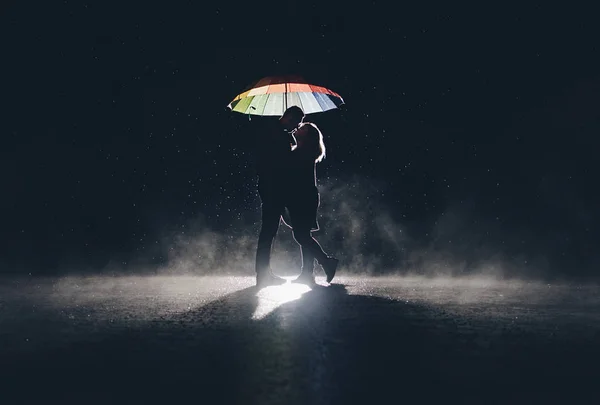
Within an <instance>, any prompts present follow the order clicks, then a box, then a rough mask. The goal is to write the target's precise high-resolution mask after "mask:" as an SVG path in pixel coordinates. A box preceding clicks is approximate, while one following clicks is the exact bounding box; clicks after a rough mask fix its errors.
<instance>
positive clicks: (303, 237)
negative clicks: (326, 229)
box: [292, 227, 329, 267]
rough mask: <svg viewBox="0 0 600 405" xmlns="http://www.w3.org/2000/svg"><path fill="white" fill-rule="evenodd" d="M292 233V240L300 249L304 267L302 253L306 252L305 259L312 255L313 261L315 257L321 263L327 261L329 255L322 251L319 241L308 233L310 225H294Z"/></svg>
mask: <svg viewBox="0 0 600 405" xmlns="http://www.w3.org/2000/svg"><path fill="white" fill-rule="evenodd" d="M292 234H293V236H294V240H295V241H296V242H297V243H298V244H299V245H300V247H301V249H302V255H303V260H302V267H304V263H305V262H304V255H305V254H306V253H308V257H307V259H309V260H310V258H311V257H312V260H313V263H314V259H317V260H318V262H319V263H320V264H321V265H322V264H323V263H325V262H326V261H327V259H328V258H329V256H328V255H327V253H325V252H324V251H323V248H322V247H321V245H319V242H317V240H316V239H315V238H313V237H312V235H311V234H310V227H294V231H293V233H292Z"/></svg>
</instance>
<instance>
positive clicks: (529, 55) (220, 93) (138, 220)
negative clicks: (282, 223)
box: [0, 1, 600, 277]
mask: <svg viewBox="0 0 600 405" xmlns="http://www.w3.org/2000/svg"><path fill="white" fill-rule="evenodd" d="M546 3H547V2H540V4H537V5H536V4H533V3H532V4H528V5H520V6H519V7H516V8H509V7H508V6H506V5H501V6H495V7H491V6H489V5H486V4H480V5H478V6H476V7H473V6H469V7H462V8H458V7H456V6H453V5H450V4H447V5H444V6H434V5H431V4H427V5H422V6H420V4H421V2H402V3H398V2H385V1H369V2H356V3H351V2H340V3H339V4H338V5H335V6H334V5H332V4H333V3H332V2H317V3H309V2H269V1H263V2H214V3H212V5H209V4H211V3H206V2H199V1H197V2H191V1H185V2H184V1H180V2H111V1H97V2H93V1H60V2H50V1H38V2H15V1H13V2H9V3H8V4H6V5H4V6H2V8H0V38H1V40H0V41H2V44H1V45H2V46H1V49H2V51H1V52H2V64H1V68H0V69H1V72H2V79H3V80H2V91H1V92H0V97H1V99H0V100H1V105H2V107H1V111H2V119H1V121H0V133H1V134H2V141H3V143H2V147H1V149H0V150H1V152H0V153H1V160H0V164H1V173H2V198H1V199H0V204H1V206H0V208H1V210H0V212H1V215H2V218H1V219H2V226H1V227H0V235H1V237H2V244H1V249H2V250H1V253H2V254H1V255H0V266H1V271H2V272H11V273H12V272H17V273H23V274H28V273H32V274H51V273H55V272H61V271H67V270H69V269H90V270H102V269H103V268H106V266H108V265H110V264H111V263H113V264H121V265H123V266H125V268H126V266H127V264H128V263H132V262H136V261H140V262H145V263H150V264H160V263H164V262H165V260H167V259H166V258H167V256H168V252H167V251H168V249H169V240H170V239H174V238H175V237H176V235H185V234H186V232H187V233H189V234H191V235H192V236H191V237H193V235H197V234H198V233H202V232H204V231H205V230H210V231H211V232H215V233H216V234H218V235H221V236H222V237H223V238H224V239H228V240H237V239H239V238H241V237H242V236H243V235H245V236H248V235H249V237H250V242H248V243H254V242H255V239H252V238H253V237H256V235H257V232H258V226H259V222H258V221H259V206H260V205H259V204H260V200H259V199H258V196H257V193H256V178H255V174H254V172H253V166H252V156H251V153H250V150H251V149H250V148H251V145H252V142H251V139H252V138H251V137H252V129H253V125H255V124H256V123H257V122H260V120H261V119H260V118H253V119H252V121H249V120H248V117H247V116H244V115H241V114H237V113H233V112H230V111H228V110H227V109H226V108H225V107H226V105H227V104H228V103H229V102H230V101H231V99H232V98H233V97H234V96H235V95H237V94H238V93H240V92H241V91H242V90H243V89H244V88H245V87H246V86H247V85H249V84H250V83H252V82H253V81H256V80H258V79H260V78H262V77H264V76H270V75H277V74H298V75H301V76H303V77H305V78H306V79H307V80H308V81H310V82H313V83H315V84H319V85H323V86H326V87H328V88H330V89H332V90H334V91H336V92H338V93H340V94H341V95H342V97H343V98H344V101H345V102H346V105H345V106H344V107H343V108H342V109H341V110H340V111H337V110H336V111H330V112H326V113H323V114H319V115H315V116H309V118H310V120H312V121H314V122H316V123H317V124H318V125H319V126H320V128H321V130H322V131H323V134H324V136H325V142H326V145H327V152H328V154H327V158H326V159H325V161H324V162H323V163H322V164H320V165H319V167H318V176H319V183H320V185H321V186H322V187H323V189H322V196H321V198H322V200H323V202H324V205H323V206H322V210H321V213H322V214H323V215H329V218H330V219H329V220H327V218H325V219H324V220H323V223H324V224H325V225H327V224H328V223H329V224H332V223H334V222H335V223H336V226H337V228H336V229H338V230H339V229H347V228H349V227H350V223H349V222H344V220H343V218H337V220H336V218H335V216H334V214H333V212H337V211H333V210H332V209H331V208H332V207H333V205H332V204H333V202H332V201H334V200H335V201H337V202H336V204H338V206H339V204H342V206H344V207H346V209H348V206H349V207H350V208H352V207H356V210H357V212H356V217H357V218H360V219H361V220H362V221H363V222H362V224H363V228H362V230H361V232H362V233H363V236H364V237H365V239H364V240H363V241H362V242H361V243H360V244H358V245H356V249H359V250H360V251H352V252H348V251H346V252H338V253H339V254H340V256H342V257H349V256H353V255H358V254H361V255H364V254H366V255H371V256H377V257H385V258H386V260H387V261H386V260H384V262H385V266H383V265H382V267H381V269H380V271H385V269H386V268H393V269H394V270H402V266H403V264H402V263H406V262H405V260H406V258H407V257H412V256H411V252H414V251H416V250H419V251H420V252H430V253H431V254H434V251H435V252H453V253H454V255H455V256H456V257H458V258H460V257H462V256H464V257H469V258H472V256H473V255H478V254H485V255H486V257H495V254H500V255H502V257H503V258H504V259H510V260H511V261H512V262H513V263H519V264H520V265H522V266H525V267H527V266H528V265H531V266H534V267H536V268H539V269H541V270H540V271H541V272H543V273H544V274H552V275H560V276H573V277H575V276H596V275H597V274H598V272H597V270H598V265H599V264H600V254H599V253H597V252H596V247H597V246H598V243H599V242H600V233H599V231H598V226H599V225H600V224H599V222H600V221H599V215H598V208H597V207H598V206H600V193H599V192H598V185H597V184H598V181H597V176H598V174H599V173H600V171H599V170H598V164H597V162H596V153H597V150H598V146H599V145H600V143H599V142H598V134H600V73H599V72H600V71H599V68H600V53H599V49H598V47H599V46H600V45H598V38H600V36H599V34H600V32H599V30H598V28H597V21H596V16H597V14H595V13H593V12H592V10H591V9H589V10H585V9H575V8H571V5H569V8H565V6H564V5H563V6H562V7H560V8H558V7H557V8H552V7H551V6H549V5H547V4H546ZM353 4H354V5H353ZM340 185H344V188H343V191H340V192H337V193H335V195H334V193H333V191H332V190H338V191H339V190H340V187H341V186H340ZM330 191H331V192H330ZM344 201H349V202H351V203H350V204H349V205H348V204H346V205H343V203H344ZM327 209H331V210H330V211H327ZM383 212H384V213H385V215H386V216H385V220H386V221H387V224H388V225H390V224H391V225H393V227H394V229H397V228H399V227H401V228H402V230H403V232H404V234H405V235H410V238H409V239H410V241H408V240H405V242H406V243H402V242H401V243H400V244H399V245H398V246H396V247H395V249H396V250H395V251H392V250H393V249H392V248H391V247H389V246H388V245H385V244H383V245H382V244H381V243H379V242H378V243H375V242H374V241H375V240H376V239H377V238H376V237H375V236H373V237H370V236H369V235H371V233H370V232H374V231H373V229H375V230H377V229H380V228H377V227H374V228H373V227H369V228H368V229H365V228H364V226H367V225H369V224H368V223H369V221H371V222H373V223H375V222H377V221H380V220H381V218H382V217H381V214H382V213H383ZM344 218H346V217H344ZM365 221H366V223H367V224H366V225H365ZM329 229H330V230H331V227H330V228H329ZM393 231H394V230H392V232H393ZM371 236H372V235H371ZM318 238H319V240H320V241H323V243H324V244H325V245H326V246H330V247H332V249H334V248H335V247H340V246H344V245H343V244H341V245H340V244H339V243H341V242H340V238H342V239H343V237H342V236H339V235H337V236H336V234H335V232H331V231H330V232H328V227H327V226H324V229H323V232H321V233H320V234H319V236H318ZM336 238H338V240H337V242H339V243H338V244H336ZM377 240H378V241H380V240H379V239H377ZM482 252H484V253H482ZM344 255H346V256H344ZM403 260H404V261H403ZM252 261H253V257H252V255H247V264H248V268H247V269H246V270H247V271H248V272H250V271H251V268H252ZM534 272H535V271H534Z"/></svg>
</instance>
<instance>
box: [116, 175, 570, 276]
mask: <svg viewBox="0 0 600 405" xmlns="http://www.w3.org/2000/svg"><path fill="white" fill-rule="evenodd" d="M385 189H386V188H385V184H379V182H378V181H377V180H376V179H371V178H366V177H361V176H352V177H350V178H343V179H342V178H331V177H330V178H328V179H326V180H324V181H320V182H319V190H320V194H321V206H320V208H319V224H320V228H321V229H320V231H317V232H315V233H314V236H315V238H316V239H317V240H318V241H319V242H320V243H321V245H322V246H323V248H324V250H325V251H326V252H327V253H330V254H333V255H336V256H337V257H339V258H340V259H341V265H340V269H339V274H348V275H365V276H382V275H385V276H390V275H395V276H411V277H413V276H422V277H442V278H444V277H459V276H460V277H466V276H469V277H484V278H486V279H497V280H501V279H524V280H556V279H557V278H558V279H568V278H569V274H568V270H569V269H564V271H563V269H560V268H557V266H555V265H553V263H552V262H551V252H550V249H551V248H552V245H551V244H546V245H544V243H543V242H544V240H542V239H540V242H539V244H538V245H537V246H535V248H533V247H532V246H531V245H523V243H522V242H523V240H524V239H526V238H529V239H531V238H534V237H536V236H537V235H535V234H534V233H533V232H532V231H531V230H528V229H526V228H523V227H520V228H511V227H509V226H503V225H502V224H501V223H500V222H498V221H495V220H490V219H488V218H486V217H484V216H483V215H478V214H477V210H476V204H475V202H473V201H468V200H463V201H457V202H451V203H448V204H447V206H445V207H444V208H443V210H441V214H440V215H439V216H438V217H437V218H436V219H435V220H433V221H429V222H427V223H423V224H418V225H415V224H414V223H412V224H411V223H409V222H408V221H407V220H406V219H405V218H404V215H403V212H402V211H400V210H399V209H394V207H393V206H390V204H389V203H386V202H385V201H384V198H383V196H382V195H383V193H384V192H382V191H381V190H385ZM242 209H246V212H242V213H241V215H239V217H238V219H237V220H233V221H232V225H231V226H230V227H229V228H227V230H224V231H220V230H217V229H216V227H211V225H210V224H209V223H208V221H207V220H206V218H204V217H202V216H199V217H197V218H196V219H195V220H194V221H191V222H188V223H187V224H185V225H184V226H183V227H181V228H178V229H176V230H170V231H164V230H162V231H161V233H160V237H159V238H158V241H157V243H158V245H157V246H158V247H159V248H160V249H161V252H160V254H162V255H163V257H164V261H163V263H161V264H160V265H150V264H149V263H150V262H151V260H150V258H149V257H148V255H146V256H145V255H139V256H138V257H136V258H134V260H132V261H130V262H129V263H127V265H121V264H117V263H112V264H111V265H110V266H108V267H107V268H106V269H105V271H106V270H108V271H110V272H112V273H114V274H138V273H150V274H158V275H164V274H174V275H175V274H177V275H252V274H253V272H254V255H255V249H256V241H257V238H258V232H259V229H260V199H259V197H258V195H256V196H255V198H254V199H253V200H252V201H251V205H250V206H249V207H244V208H240V210H242ZM527 235H528V236H527ZM544 248H546V249H548V254H546V252H545V251H544ZM154 255H157V253H156V252H154ZM300 265H301V261H300V253H299V249H298V245H297V244H296V242H295V241H294V240H293V237H292V233H291V230H290V229H289V228H288V227H287V226H285V225H284V224H283V223H282V224H281V226H280V229H279V233H278V236H277V239H276V241H275V244H274V248H273V254H272V268H273V269H274V271H275V272H276V273H278V274H281V275H283V276H293V275H296V274H298V273H299V271H300ZM316 268H317V272H320V267H319V266H317V267H316Z"/></svg>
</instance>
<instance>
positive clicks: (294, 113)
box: [279, 105, 304, 131]
mask: <svg viewBox="0 0 600 405" xmlns="http://www.w3.org/2000/svg"><path fill="white" fill-rule="evenodd" d="M303 119H304V111H302V108H300V107H298V106H296V105H293V106H291V107H290V108H288V109H287V110H285V112H284V113H283V115H282V116H281V118H280V119H279V120H280V121H281V124H282V125H283V126H284V128H285V129H286V130H288V131H291V130H293V129H296V128H298V125H300V123H301V122H302V120H303Z"/></svg>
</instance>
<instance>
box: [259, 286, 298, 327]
mask: <svg viewBox="0 0 600 405" xmlns="http://www.w3.org/2000/svg"><path fill="white" fill-rule="evenodd" d="M308 291H310V287H309V286H307V285H304V284H296V283H291V282H289V281H288V282H287V283H285V284H283V285H278V286H270V287H265V288H263V289H261V290H260V291H259V292H258V293H257V294H256V297H257V298H258V306H257V307H256V310H255V311H254V314H253V315H252V319H254V320H260V319H263V318H264V317H265V316H267V315H269V314H270V313H271V312H273V311H274V310H276V309H277V308H278V307H279V306H281V305H283V304H285V303H286V302H290V301H295V300H297V299H299V298H300V297H301V296H302V294H304V293H306V292H308Z"/></svg>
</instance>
